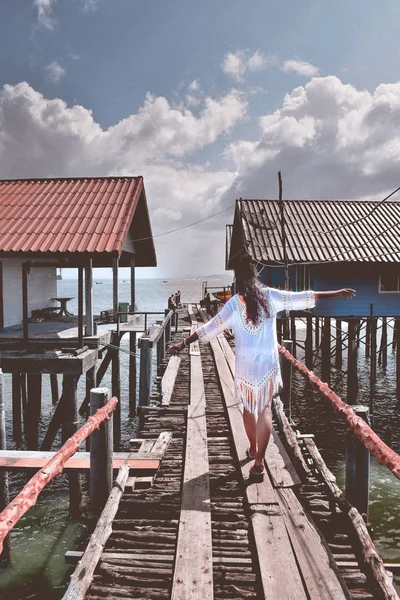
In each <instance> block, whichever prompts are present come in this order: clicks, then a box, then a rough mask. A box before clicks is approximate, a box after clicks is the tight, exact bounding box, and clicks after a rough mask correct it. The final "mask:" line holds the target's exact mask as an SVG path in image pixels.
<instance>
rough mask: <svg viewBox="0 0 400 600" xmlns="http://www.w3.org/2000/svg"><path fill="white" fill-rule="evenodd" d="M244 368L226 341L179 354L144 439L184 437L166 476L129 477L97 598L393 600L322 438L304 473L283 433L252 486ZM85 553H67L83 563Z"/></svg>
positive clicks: (146, 420)
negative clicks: (344, 506) (365, 564)
mask: <svg viewBox="0 0 400 600" xmlns="http://www.w3.org/2000/svg"><path fill="white" fill-rule="evenodd" d="M204 318H205V316H204V314H203V313H199V312H197V310H195V309H194V308H191V307H190V308H189V311H188V315H187V316H186V317H185V316H184V315H183V314H182V315H181V322H180V329H181V330H182V328H183V327H185V326H186V327H188V326H190V327H191V329H192V330H193V329H195V328H196V327H197V325H198V322H200V323H202V322H203V319H204ZM182 319H183V320H182ZM167 363H168V360H167V361H165V365H164V366H165V367H166V366H167ZM233 375H234V354H233V351H232V349H231V347H230V346H229V344H228V342H227V341H226V339H225V338H224V337H223V336H220V337H219V338H217V339H215V340H214V341H212V342H211V344H210V345H207V346H202V347H201V350H200V348H199V346H198V345H197V344H196V345H192V347H191V349H190V354H189V352H188V351H186V352H184V353H182V354H181V356H180V359H179V360H177V359H175V358H173V359H171V360H170V362H169V364H168V367H167V368H166V370H165V375H164V380H163V382H162V384H161V389H162V390H163V395H162V396H161V395H160V401H159V403H158V405H157V406H154V407H147V408H145V409H144V410H143V411H142V428H141V431H140V438H145V439H147V440H148V443H149V444H150V445H152V443H154V442H155V440H156V439H158V438H159V436H160V434H163V432H171V434H172V439H171V440H170V442H169V445H168V447H166V448H164V451H165V455H164V458H163V459H162V460H161V463H160V467H159V469H158V471H157V473H156V475H155V477H154V478H147V481H143V480H145V479H146V478H138V479H139V480H140V479H142V481H137V482H136V480H133V481H132V479H130V480H128V482H129V485H127V486H126V487H125V490H124V493H123V494H122V497H121V500H120V504H119V509H118V512H117V514H116V516H115V518H114V521H113V523H112V532H111V535H110V536H109V538H108V541H107V543H106V546H105V549H104V551H103V553H102V555H101V558H100V561H99V563H98V566H97V568H96V571H95V574H94V577H93V580H92V583H91V585H90V587H89V589H88V591H87V593H86V595H85V598H88V599H89V598H90V599H92V600H100V599H111V598H114V599H117V598H118V599H119V598H121V599H122V598H133V599H143V600H144V599H149V600H150V599H153V598H154V599H161V598H163V599H164V598H165V599H167V598H168V599H169V598H172V599H173V600H184V599H185V600H189V599H190V600H211V599H213V598H215V599H223V598H230V599H242V598H243V599H245V598H255V599H259V600H262V599H267V598H268V599H274V600H275V599H278V600H280V599H282V600H291V599H293V600H294V599H296V600H302V599H304V600H306V599H311V600H325V599H326V600H341V599H344V598H348V599H349V598H353V599H354V600H356V599H358V600H369V599H373V598H377V599H378V598H383V597H384V596H383V595H382V592H381V590H380V588H379V586H378V584H377V583H376V582H375V581H373V580H372V579H371V577H370V574H369V573H364V572H363V568H362V557H361V553H360V550H359V549H358V548H356V547H355V544H354V542H352V538H351V533H350V532H349V531H348V530H347V529H346V527H347V526H346V523H345V519H344V518H342V514H341V510H340V507H339V506H337V505H335V504H334V503H333V502H332V499H331V498H329V496H328V493H327V490H326V489H325V487H326V486H325V487H324V483H323V478H322V476H321V474H320V472H319V471H318V465H317V464H316V462H315V460H316V459H315V456H316V455H315V453H311V454H310V451H309V449H310V443H309V442H310V440H307V439H305V440H304V441H302V442H301V443H300V445H301V446H303V452H304V457H303V458H302V461H303V463H304V469H303V472H302V473H301V479H300V477H299V475H298V473H297V472H296V470H295V468H294V466H293V464H292V461H291V459H290V458H289V456H288V453H287V451H286V450H285V447H284V444H283V443H282V441H281V439H280V437H279V436H278V433H277V432H276V431H275V430H274V433H273V436H272V438H271V441H270V444H269V446H268V450H267V460H266V462H267V467H268V470H267V475H266V476H265V477H264V481H263V482H262V483H261V484H256V483H250V482H249V468H250V465H251V462H249V461H248V460H247V459H246V448H247V445H248V443H247V438H246V436H245V432H244V428H243V422H242V417H241V407H240V405H238V404H237V403H236V402H235V399H234V395H233ZM294 435H295V434H294ZM306 442H307V443H306ZM313 457H314V458H313ZM298 460H299V459H298ZM313 461H314V462H313ZM319 466H321V465H319ZM136 483H137V484H139V483H140V485H136ZM143 485H148V486H149V487H146V488H144V489H143ZM317 525H319V528H320V529H321V530H322V531H323V533H324V535H325V537H323V536H322V535H321V533H320V530H319V529H317ZM80 557H81V553H77V552H70V553H68V555H67V559H68V560H69V562H71V563H76V562H77V560H78V559H79V558H80ZM78 568H79V566H78ZM69 597H70V598H73V597H74V598H75V597H78V596H72V595H71V596H68V594H67V595H66V596H65V598H69Z"/></svg>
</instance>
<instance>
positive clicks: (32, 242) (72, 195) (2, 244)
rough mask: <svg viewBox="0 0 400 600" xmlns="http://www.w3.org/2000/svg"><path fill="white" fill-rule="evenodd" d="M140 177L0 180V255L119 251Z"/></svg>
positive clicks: (141, 188)
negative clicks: (13, 253)
mask: <svg viewBox="0 0 400 600" xmlns="http://www.w3.org/2000/svg"><path fill="white" fill-rule="evenodd" d="M143 190H144V187H143V178H142V177H106V178H104V177H93V178H92V177H90V178H79V179H32V180H12V181H11V180H0V252H91V253H92V252H118V254H121V252H122V247H123V244H124V241H125V238H126V236H127V235H128V231H129V227H130V225H131V222H132V219H133V216H134V214H135V210H136V207H137V204H138V201H139V198H140V195H141V193H142V192H143Z"/></svg>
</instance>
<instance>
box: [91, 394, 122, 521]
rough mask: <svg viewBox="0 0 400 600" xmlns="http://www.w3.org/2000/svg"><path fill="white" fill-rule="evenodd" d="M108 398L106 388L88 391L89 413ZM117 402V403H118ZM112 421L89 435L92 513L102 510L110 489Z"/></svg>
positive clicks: (94, 411) (106, 422)
mask: <svg viewBox="0 0 400 600" xmlns="http://www.w3.org/2000/svg"><path fill="white" fill-rule="evenodd" d="M108 400H109V391H108V388H94V389H92V390H91V392H90V414H91V415H94V414H95V413H96V412H97V410H98V409H99V408H102V407H103V406H105V405H106V404H107V402H108ZM118 404H119V403H118ZM112 430H113V421H112V420H111V419H108V420H107V421H104V422H103V423H101V425H100V427H99V429H97V430H96V431H94V432H93V433H92V435H91V438H92V439H91V442H90V506H91V512H92V514H93V515H96V516H97V515H99V514H100V512H101V511H102V510H103V508H104V506H105V504H106V501H107V498H108V496H109V494H110V492H111V489H112V476H113V473H112V459H113V456H112V455H113V451H112V448H113V442H112V440H113V431H112Z"/></svg>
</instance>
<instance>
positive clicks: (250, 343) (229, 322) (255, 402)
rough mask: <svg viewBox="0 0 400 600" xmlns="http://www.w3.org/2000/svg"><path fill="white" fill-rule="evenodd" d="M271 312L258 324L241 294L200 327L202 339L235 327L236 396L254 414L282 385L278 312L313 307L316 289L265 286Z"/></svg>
mask: <svg viewBox="0 0 400 600" xmlns="http://www.w3.org/2000/svg"><path fill="white" fill-rule="evenodd" d="M264 292H265V294H266V295H267V300H268V302H269V305H270V313H271V316H270V317H267V316H266V315H265V314H264V312H263V316H262V319H261V320H260V322H259V324H258V325H257V326H254V325H253V323H252V322H251V321H248V320H247V319H246V305H245V304H244V303H243V302H241V301H240V300H239V297H238V295H237V294H235V295H234V296H232V298H231V299H230V300H229V301H228V302H227V303H226V304H225V305H224V306H223V308H222V310H221V311H220V312H219V313H218V314H217V315H216V316H215V317H214V318H213V319H211V321H209V322H208V323H206V324H205V325H203V326H202V327H199V329H197V335H198V336H199V340H200V342H203V343H208V342H210V341H211V340H212V339H213V338H215V337H216V336H217V335H219V334H220V333H222V332H223V331H224V329H227V328H229V329H233V331H234V334H235V344H236V362H235V397H236V399H237V400H241V401H242V402H243V406H244V407H245V408H246V409H247V410H248V411H249V412H252V413H254V414H257V413H258V412H261V411H262V410H264V408H265V407H266V406H267V405H268V403H269V402H270V400H271V398H272V396H273V395H274V394H275V393H276V392H278V391H279V388H280V387H281V386H282V378H281V372H280V367H279V357H278V341H277V337H276V314H277V313H279V312H281V311H283V310H285V311H286V310H304V309H310V308H313V306H314V304H315V298H314V292H312V291H306V292H286V291H281V290H276V289H274V288H268V287H267V288H264Z"/></svg>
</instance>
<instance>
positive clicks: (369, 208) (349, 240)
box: [231, 200, 400, 264]
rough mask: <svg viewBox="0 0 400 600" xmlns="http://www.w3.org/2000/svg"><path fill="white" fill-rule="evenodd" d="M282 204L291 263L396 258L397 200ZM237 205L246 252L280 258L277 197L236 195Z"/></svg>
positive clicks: (399, 232) (399, 256)
mask: <svg viewBox="0 0 400 600" xmlns="http://www.w3.org/2000/svg"><path fill="white" fill-rule="evenodd" d="M284 207H285V209H284V210H285V228H286V252H287V259H288V261H289V262H291V263H296V262H302V263H304V262H324V261H329V262H331V261H335V262H354V261H356V262H359V261H362V262H368V261H371V262H400V203H399V202H395V201H387V202H383V203H380V202H378V201H359V200H285V203H284ZM237 210H238V211H239V214H240V215H241V219H240V223H241V227H242V229H243V232H244V239H245V243H246V245H247V248H248V250H249V252H250V253H251V254H252V256H253V257H254V258H255V259H256V260H259V261H260V262H263V263H266V264H273V263H275V264H276V263H281V262H283V260H284V256H283V246H282V227H281V216H280V209H279V202H278V200H237ZM237 214H238V213H237ZM336 227H338V230H337V231H330V230H332V229H334V228H336ZM232 235H233V237H234V236H235V231H233V234H232ZM231 259H232V257H231Z"/></svg>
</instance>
